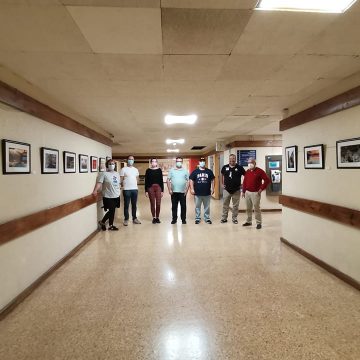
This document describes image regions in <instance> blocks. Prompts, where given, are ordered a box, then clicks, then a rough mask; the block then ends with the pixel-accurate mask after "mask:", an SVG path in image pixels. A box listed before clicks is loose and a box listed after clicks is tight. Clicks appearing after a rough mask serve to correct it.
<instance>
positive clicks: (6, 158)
mask: <svg viewBox="0 0 360 360" xmlns="http://www.w3.org/2000/svg"><path fill="white" fill-rule="evenodd" d="M2 170H3V174H4V175H12V174H30V171H31V146H30V144H27V143H23V142H19V141H12V140H6V139H3V140H2Z"/></svg>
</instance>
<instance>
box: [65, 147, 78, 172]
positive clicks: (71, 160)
mask: <svg viewBox="0 0 360 360" xmlns="http://www.w3.org/2000/svg"><path fill="white" fill-rule="evenodd" d="M63 157H64V173H74V172H76V154H75V153H73V152H70V151H64V152H63Z"/></svg>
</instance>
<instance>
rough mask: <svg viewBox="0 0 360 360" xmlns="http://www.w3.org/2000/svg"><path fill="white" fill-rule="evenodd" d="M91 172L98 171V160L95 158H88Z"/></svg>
mask: <svg viewBox="0 0 360 360" xmlns="http://www.w3.org/2000/svg"><path fill="white" fill-rule="evenodd" d="M90 163H91V172H95V171H98V158H97V157H96V156H91V157H90Z"/></svg>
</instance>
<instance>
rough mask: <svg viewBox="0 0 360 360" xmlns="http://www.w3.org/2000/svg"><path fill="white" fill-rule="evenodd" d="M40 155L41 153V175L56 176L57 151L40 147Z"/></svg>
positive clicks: (57, 167)
mask: <svg viewBox="0 0 360 360" xmlns="http://www.w3.org/2000/svg"><path fill="white" fill-rule="evenodd" d="M40 153H41V173H42V174H58V173H59V150H57V149H50V148H47V147H42V148H40Z"/></svg>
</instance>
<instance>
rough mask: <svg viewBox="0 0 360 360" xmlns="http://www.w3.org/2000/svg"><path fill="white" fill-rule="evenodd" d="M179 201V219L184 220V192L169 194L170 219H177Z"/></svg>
mask: <svg viewBox="0 0 360 360" xmlns="http://www.w3.org/2000/svg"><path fill="white" fill-rule="evenodd" d="M179 202H180V208H181V220H182V221H185V220H186V196H185V194H184V193H179V192H175V193H173V194H172V195H171V204H172V219H173V220H177V210H178V204H179Z"/></svg>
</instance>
